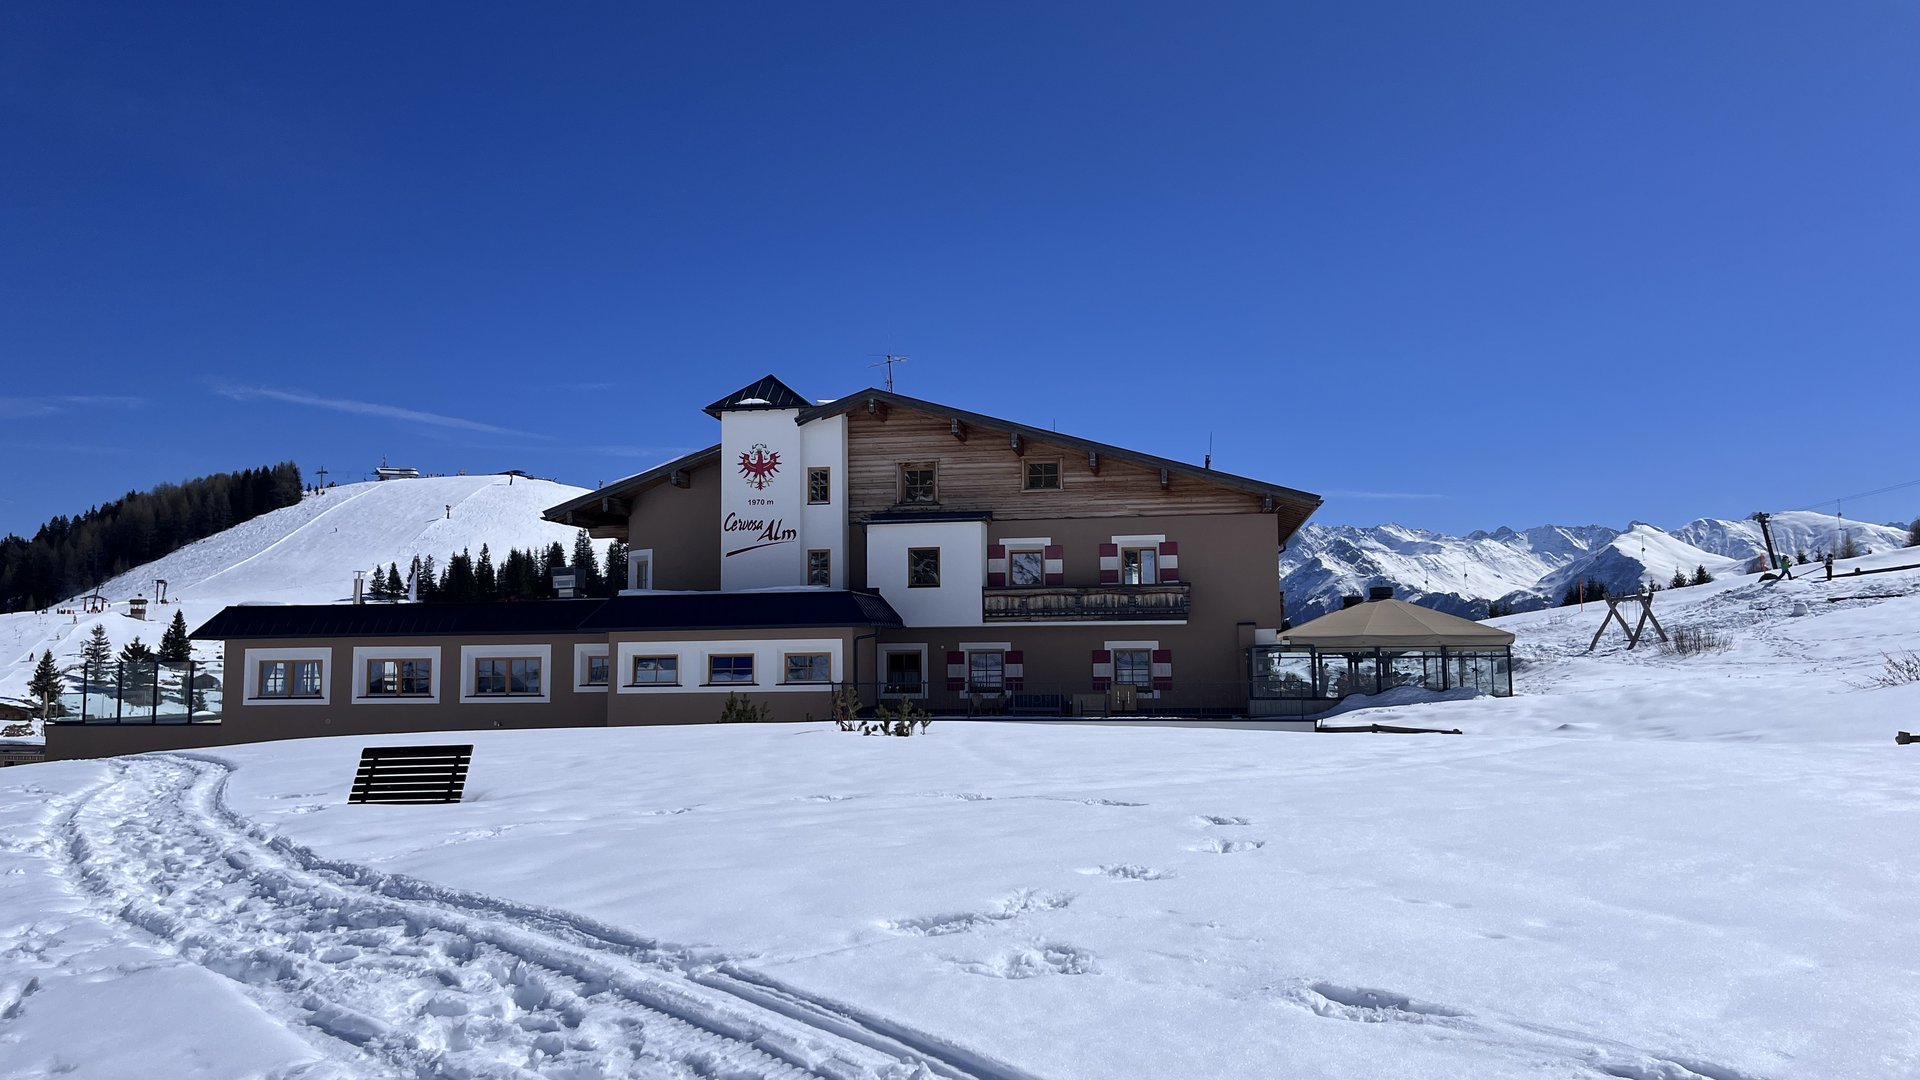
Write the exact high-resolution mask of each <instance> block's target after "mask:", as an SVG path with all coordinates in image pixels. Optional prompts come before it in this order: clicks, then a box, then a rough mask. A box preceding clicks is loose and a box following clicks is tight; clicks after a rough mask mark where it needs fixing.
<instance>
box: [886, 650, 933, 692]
mask: <svg viewBox="0 0 1920 1080" xmlns="http://www.w3.org/2000/svg"><path fill="white" fill-rule="evenodd" d="M893 653H917V654H919V657H920V692H919V693H917V694H904V693H891V692H889V691H888V690H887V657H888V656H889V655H891V654H893ZM879 662H880V675H879V679H878V680H877V681H878V683H879V688H878V690H876V691H875V693H876V694H877V695H878V696H880V697H896V698H913V699H915V700H922V701H923V700H925V699H926V696H927V683H928V682H930V681H931V680H932V676H931V674H930V673H929V672H928V671H927V647H926V646H925V645H882V646H880V649H879Z"/></svg>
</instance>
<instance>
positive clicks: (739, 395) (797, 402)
mask: <svg viewBox="0 0 1920 1080" xmlns="http://www.w3.org/2000/svg"><path fill="white" fill-rule="evenodd" d="M749 400H753V401H754V402H755V403H754V404H752V405H745V404H742V402H745V401H749ZM812 404H813V402H811V401H808V400H807V399H806V398H804V397H801V396H800V394H799V393H798V392H797V391H795V390H794V388H793V387H791V386H788V385H787V384H786V383H783V382H781V381H780V380H779V379H776V378H774V377H773V376H771V375H764V376H761V378H760V381H759V382H757V383H753V384H751V385H749V386H743V387H741V388H740V389H738V390H735V391H734V392H733V393H731V394H728V395H727V396H726V397H723V398H721V399H720V400H719V401H716V402H714V403H713V404H711V405H709V406H707V415H709V416H711V417H713V418H714V419H716V420H718V419H719V418H720V414H721V413H723V412H732V411H736V410H743V409H805V408H808V407H810V406H811V405H812Z"/></svg>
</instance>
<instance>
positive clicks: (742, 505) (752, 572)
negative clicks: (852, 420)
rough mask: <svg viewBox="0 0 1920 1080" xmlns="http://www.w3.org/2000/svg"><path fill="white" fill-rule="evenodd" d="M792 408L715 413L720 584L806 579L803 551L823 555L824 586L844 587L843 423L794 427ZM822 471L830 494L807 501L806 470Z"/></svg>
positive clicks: (770, 584)
mask: <svg viewBox="0 0 1920 1080" xmlns="http://www.w3.org/2000/svg"><path fill="white" fill-rule="evenodd" d="M798 416H799V410H798V409H742V410H730V411H728V412H725V413H722V414H721V418H720V483H721V485H722V487H721V495H720V520H719V521H718V522H716V523H715V527H716V528H717V529H718V531H719V543H720V587H721V589H723V590H726V591H734V590H739V589H766V588H777V587H781V586H790V585H805V584H807V552H808V551H814V550H824V551H828V552H830V553H831V556H830V558H831V573H832V578H831V581H830V582H829V584H830V586H831V587H832V588H836V589H844V588H846V587H847V571H846V550H847V514H846V472H847V468H846V466H847V439H846V431H847V422H846V418H845V417H837V416H836V417H829V418H825V419H821V420H816V421H814V422H813V423H810V424H808V425H806V426H805V427H801V426H800V425H799V424H797V423H795V422H794V421H795V419H796V418H797V417H798ZM809 468H825V469H827V470H829V486H830V490H831V497H830V498H829V500H828V501H827V502H826V503H820V504H809V503H808V501H807V470H808V469H809Z"/></svg>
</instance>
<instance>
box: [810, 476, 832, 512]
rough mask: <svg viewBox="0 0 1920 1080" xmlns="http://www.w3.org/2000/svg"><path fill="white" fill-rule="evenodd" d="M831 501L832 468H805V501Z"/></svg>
mask: <svg viewBox="0 0 1920 1080" xmlns="http://www.w3.org/2000/svg"><path fill="white" fill-rule="evenodd" d="M832 501H833V470H832V469H829V468H826V467H824V466H822V467H818V468H812V469H808V470H807V502H808V503H810V504H814V505H818V504H820V503H828V502H832Z"/></svg>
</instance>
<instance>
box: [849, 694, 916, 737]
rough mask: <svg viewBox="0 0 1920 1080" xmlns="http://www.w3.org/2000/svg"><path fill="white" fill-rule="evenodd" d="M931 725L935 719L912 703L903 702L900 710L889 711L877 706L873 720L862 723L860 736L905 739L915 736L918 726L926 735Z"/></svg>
mask: <svg viewBox="0 0 1920 1080" xmlns="http://www.w3.org/2000/svg"><path fill="white" fill-rule="evenodd" d="M931 723H933V719H932V717H931V716H930V715H929V714H928V713H927V710H925V709H923V708H921V707H920V706H918V705H915V704H914V703H913V702H911V701H902V702H901V703H900V708H899V709H898V710H894V709H889V708H887V707H886V706H885V705H875V706H874V707H873V719H871V720H867V721H864V722H862V723H861V725H860V734H862V735H899V736H901V737H902V738H905V737H907V736H909V735H912V734H913V729H914V728H915V727H916V726H918V727H919V728H920V731H921V732H922V733H923V734H924V733H925V732H926V730H927V725H929V724H931Z"/></svg>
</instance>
